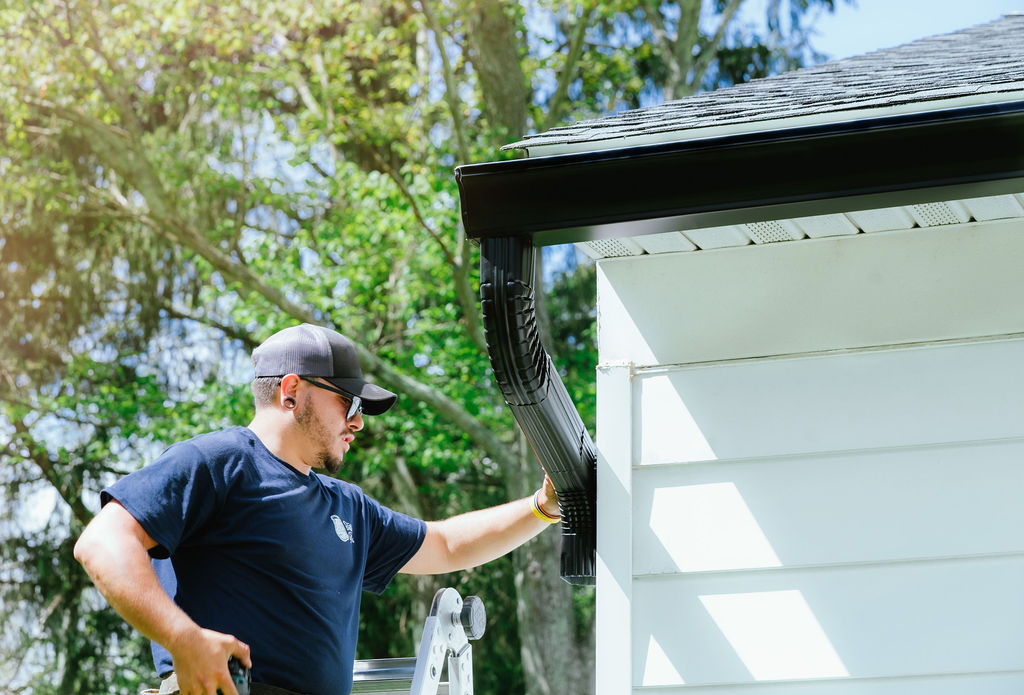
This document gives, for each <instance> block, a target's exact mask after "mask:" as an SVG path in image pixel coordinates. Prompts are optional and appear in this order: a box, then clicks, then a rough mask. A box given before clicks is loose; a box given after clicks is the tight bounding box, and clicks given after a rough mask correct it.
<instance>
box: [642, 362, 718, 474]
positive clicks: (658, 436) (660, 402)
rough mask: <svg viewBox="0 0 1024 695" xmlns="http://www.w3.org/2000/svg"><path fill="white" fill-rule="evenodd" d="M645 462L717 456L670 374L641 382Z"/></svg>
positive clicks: (709, 459) (710, 459) (678, 460)
mask: <svg viewBox="0 0 1024 695" xmlns="http://www.w3.org/2000/svg"><path fill="white" fill-rule="evenodd" d="M640 408H641V410H640V412H641V413H642V414H643V419H642V421H641V423H640V427H641V428H642V433H641V437H640V446H641V452H640V461H641V463H683V462H686V461H714V460H716V459H717V458H718V457H717V456H716V455H715V452H714V450H713V449H712V448H711V445H710V444H708V440H707V439H705V438H704V433H703V432H701V429H700V426H699V425H698V424H697V422H696V421H695V420H694V419H693V415H691V414H690V410H689V409H688V408H687V407H686V404H685V403H683V399H682V396H680V395H679V392H678V391H677V390H676V387H675V385H674V384H673V383H672V378H671V377H670V376H668V375H663V376H654V377H649V378H646V379H643V380H642V381H641V383H640Z"/></svg>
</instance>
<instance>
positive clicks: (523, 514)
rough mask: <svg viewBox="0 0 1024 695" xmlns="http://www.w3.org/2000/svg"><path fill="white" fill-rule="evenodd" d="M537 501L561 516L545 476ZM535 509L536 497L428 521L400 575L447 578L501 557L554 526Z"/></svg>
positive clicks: (556, 499)
mask: <svg viewBox="0 0 1024 695" xmlns="http://www.w3.org/2000/svg"><path fill="white" fill-rule="evenodd" d="M537 499H538V502H539V503H540V507H541V509H542V510H543V511H544V512H545V513H546V514H548V515H549V516H552V517H554V516H557V515H558V497H557V496H556V494H555V488H554V486H553V485H552V484H551V480H550V479H548V478H547V477H546V476H545V478H544V486H543V487H542V488H541V489H540V491H539V492H538V493H537ZM532 506H533V495H531V496H530V497H524V498H523V499H521V500H515V501H513V502H508V503H506V504H502V505H500V506H497V507H491V508H489V509H480V510H478V511H475V512H467V513H466V514H460V515H459V516H454V517H452V518H450V519H445V520H444V521H428V522H427V535H426V537H424V539H423V545H421V546H420V549H419V550H418V551H416V554H415V555H413V556H412V558H411V559H410V560H409V562H407V563H406V565H405V566H404V567H403V568H402V569H401V570H400V571H401V572H403V573H404V574H444V573H446V572H455V571H457V570H464V569H468V568H470V567H476V566H477V565H482V564H484V563H485V562H490V561H491V560H494V559H495V558H498V557H501V556H502V555H504V554H505V553H507V552H509V551H511V550H514V549H516V548H518V547H519V546H520V545H522V544H523V543H525V542H526V541H528V540H530V539H531V538H533V537H534V536H536V535H537V534H539V533H540V532H541V531H543V530H544V529H546V528H547V527H548V526H550V525H551V524H549V523H548V522H546V521H542V520H541V519H540V518H539V517H538V516H537V515H536V514H534V512H533V508H532Z"/></svg>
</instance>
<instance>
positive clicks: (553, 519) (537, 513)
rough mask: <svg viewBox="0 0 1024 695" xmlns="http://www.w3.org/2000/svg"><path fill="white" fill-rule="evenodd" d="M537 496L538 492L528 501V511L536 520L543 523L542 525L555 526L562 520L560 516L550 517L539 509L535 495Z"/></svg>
mask: <svg viewBox="0 0 1024 695" xmlns="http://www.w3.org/2000/svg"><path fill="white" fill-rule="evenodd" d="M539 494H540V490H537V492H535V493H533V499H531V500H530V511H532V512H533V515H534V516H535V517H537V518H538V519H540V520H541V521H543V522H544V523H547V524H557V523H558V522H559V521H561V520H562V517H560V516H551V515H550V514H548V513H547V512H546V511H544V510H543V509H541V507H540V504H538V502H537V495H539Z"/></svg>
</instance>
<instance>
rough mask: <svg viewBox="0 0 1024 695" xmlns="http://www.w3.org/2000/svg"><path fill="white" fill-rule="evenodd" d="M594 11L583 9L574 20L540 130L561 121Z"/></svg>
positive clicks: (592, 9)
mask: <svg viewBox="0 0 1024 695" xmlns="http://www.w3.org/2000/svg"><path fill="white" fill-rule="evenodd" d="M596 9H597V8H596V7H592V8H590V9H589V10H587V9H584V10H583V14H582V16H580V18H579V19H577V20H576V24H575V25H574V26H573V28H572V34H571V35H570V37H569V50H568V53H567V54H566V56H565V65H563V66H562V70H561V72H559V74H558V85H557V86H556V87H555V92H554V94H552V95H551V100H550V101H549V102H548V113H547V116H545V118H544V125H543V126H542V128H541V130H548V129H550V128H553V127H555V126H556V125H558V123H559V122H560V121H561V119H562V109H563V107H564V105H565V101H566V99H567V98H568V96H569V85H570V84H572V78H573V76H574V75H575V74H576V63H578V62H579V59H580V56H582V55H583V46H584V44H585V39H586V36H587V26H588V25H589V24H590V18H591V17H592V16H593V14H594V12H595V10H596Z"/></svg>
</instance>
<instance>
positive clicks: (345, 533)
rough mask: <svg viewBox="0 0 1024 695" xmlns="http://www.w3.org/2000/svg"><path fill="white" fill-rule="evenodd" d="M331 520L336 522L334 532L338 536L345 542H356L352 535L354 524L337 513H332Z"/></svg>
mask: <svg viewBox="0 0 1024 695" xmlns="http://www.w3.org/2000/svg"><path fill="white" fill-rule="evenodd" d="M331 521H332V522H334V532H335V533H336V534H338V538H340V539H341V540H342V542H343V543H355V542H356V540H355V538H353V537H352V524H350V523H348V522H347V521H342V520H341V517H339V516H338V515H337V514H331Z"/></svg>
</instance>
